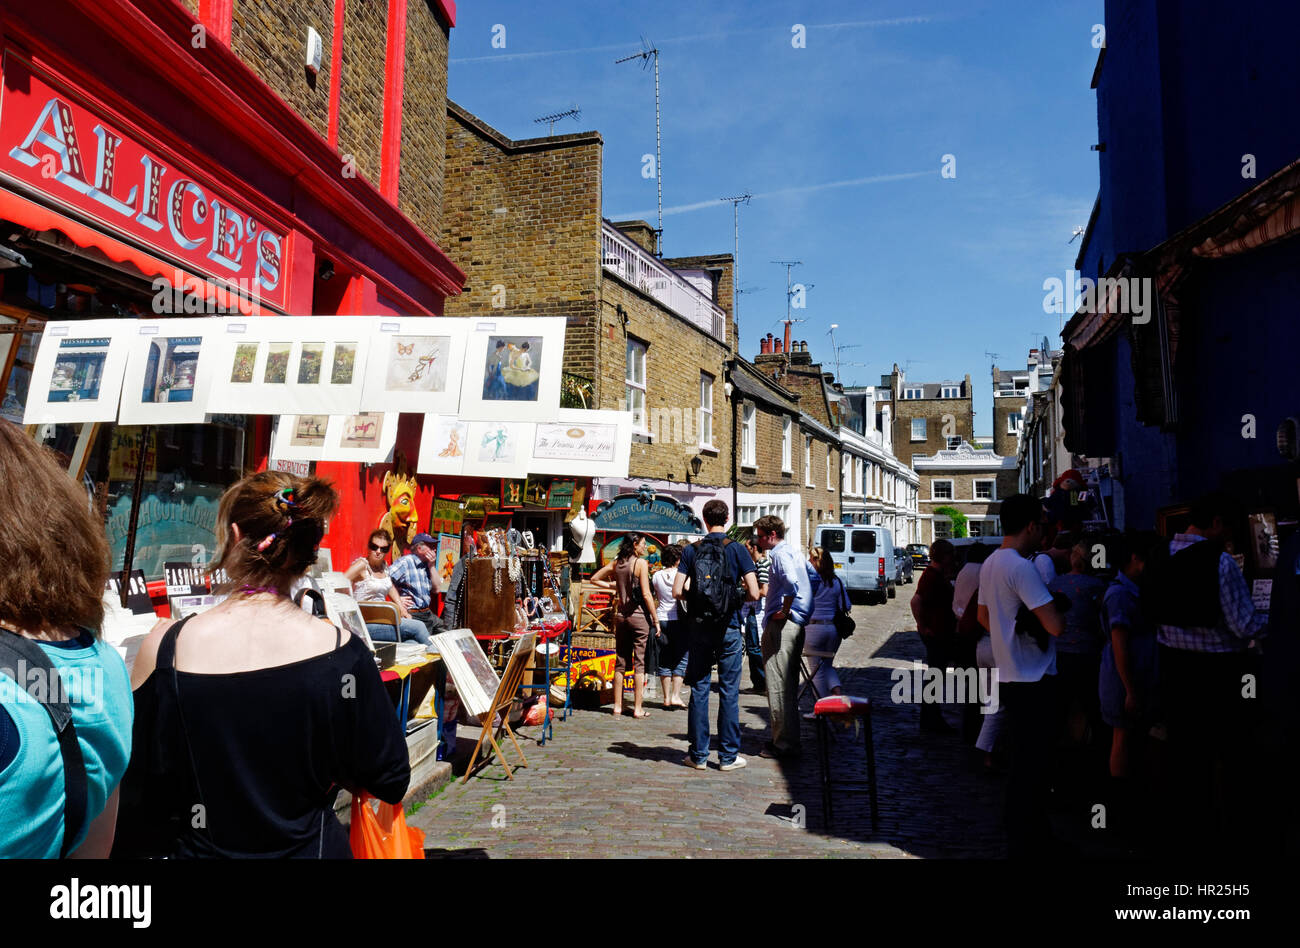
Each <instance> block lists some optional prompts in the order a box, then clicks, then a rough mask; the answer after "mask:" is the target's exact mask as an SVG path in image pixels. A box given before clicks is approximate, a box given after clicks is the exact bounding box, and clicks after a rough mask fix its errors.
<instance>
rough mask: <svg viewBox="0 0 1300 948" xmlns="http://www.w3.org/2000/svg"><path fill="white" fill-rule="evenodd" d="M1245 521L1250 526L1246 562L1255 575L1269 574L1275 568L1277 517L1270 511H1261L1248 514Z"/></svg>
mask: <svg viewBox="0 0 1300 948" xmlns="http://www.w3.org/2000/svg"><path fill="white" fill-rule="evenodd" d="M1246 520H1247V522H1248V523H1249V524H1250V556H1249V557H1248V562H1249V563H1250V564H1251V566H1252V567H1253V568H1254V570H1255V572H1257V573H1271V572H1272V571H1273V570H1274V569H1276V568H1277V557H1278V536H1277V516H1276V514H1274V513H1273V512H1272V511H1268V510H1261V511H1257V512H1255V513H1252V514H1249V515H1248V516H1247V517H1246Z"/></svg>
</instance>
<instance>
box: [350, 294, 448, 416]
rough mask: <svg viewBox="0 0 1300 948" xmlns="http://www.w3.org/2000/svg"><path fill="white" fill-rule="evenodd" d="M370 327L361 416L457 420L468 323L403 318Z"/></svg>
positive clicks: (380, 320) (375, 320) (381, 319)
mask: <svg viewBox="0 0 1300 948" xmlns="http://www.w3.org/2000/svg"><path fill="white" fill-rule="evenodd" d="M372 322H373V323H374V326H373V330H374V331H373V333H372V335H371V347H372V354H371V358H370V361H369V363H368V364H367V366H366V378H365V385H364V387H363V389H362V393H361V401H360V403H359V404H360V407H361V410H363V411H398V412H403V411H404V412H411V413H435V414H436V413H441V414H447V415H455V414H456V408H457V406H458V405H459V403H460V394H461V386H462V381H461V380H462V376H463V373H464V369H465V343H466V340H467V338H468V336H469V324H468V323H469V321H468V320H465V319H451V318H443V317H428V316H407V317H374V318H373V320H372Z"/></svg>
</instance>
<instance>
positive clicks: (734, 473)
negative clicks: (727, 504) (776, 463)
mask: <svg viewBox="0 0 1300 948" xmlns="http://www.w3.org/2000/svg"><path fill="white" fill-rule="evenodd" d="M739 394H740V393H739V392H737V391H736V386H735V383H734V382H733V383H732V387H731V519H732V522H733V523H735V522H736V518H737V517H738V516H739V514H740V488H739V487H738V486H737V484H738V483H739V469H738V468H737V466H736V465H737V461H736V396H737V395H739ZM755 422H756V423H757V419H755ZM755 447H757V445H755Z"/></svg>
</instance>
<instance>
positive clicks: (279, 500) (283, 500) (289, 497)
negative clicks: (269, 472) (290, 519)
mask: <svg viewBox="0 0 1300 948" xmlns="http://www.w3.org/2000/svg"><path fill="white" fill-rule="evenodd" d="M275 505H276V506H277V507H279V508H280V509H281V510H287V509H289V508H290V507H297V506H298V504H297V503H296V502H295V501H294V499H293V488H292V487H286V488H284V489H283V490H279V491H276V493H275Z"/></svg>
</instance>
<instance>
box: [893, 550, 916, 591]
mask: <svg viewBox="0 0 1300 948" xmlns="http://www.w3.org/2000/svg"><path fill="white" fill-rule="evenodd" d="M911 581H912V557H911V556H910V555H909V554H908V552H907V550H906V549H905V548H904V547H901V546H900V547H897V548H895V550H894V582H895V583H897V584H898V585H899V586H902V585H903V584H904V583H910V582H911Z"/></svg>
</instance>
